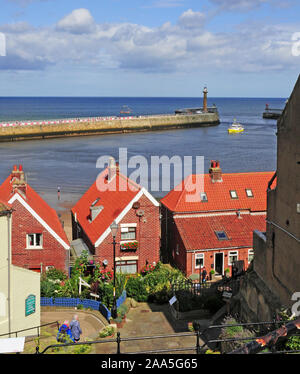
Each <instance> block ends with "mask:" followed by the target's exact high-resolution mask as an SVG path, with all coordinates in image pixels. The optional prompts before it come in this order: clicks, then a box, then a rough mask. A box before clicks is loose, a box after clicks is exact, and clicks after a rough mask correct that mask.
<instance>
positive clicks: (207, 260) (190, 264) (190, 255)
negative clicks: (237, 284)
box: [185, 247, 252, 277]
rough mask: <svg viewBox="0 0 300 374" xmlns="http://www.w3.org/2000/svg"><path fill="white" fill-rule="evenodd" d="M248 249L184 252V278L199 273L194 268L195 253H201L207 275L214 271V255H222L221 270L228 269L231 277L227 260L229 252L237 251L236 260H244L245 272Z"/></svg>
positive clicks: (247, 265) (230, 268)
mask: <svg viewBox="0 0 300 374" xmlns="http://www.w3.org/2000/svg"><path fill="white" fill-rule="evenodd" d="M249 249H252V248H251V247H249V248H231V249H221V250H218V249H216V250H210V251H205V250H202V251H195V252H186V268H185V273H186V276H187V277H189V276H190V275H192V274H197V273H198V272H199V269H196V268H195V253H203V254H204V266H205V268H206V271H207V273H208V274H209V272H210V270H211V269H214V264H215V254H216V253H223V254H224V257H223V260H224V266H223V270H225V269H226V268H228V269H229V270H230V273H229V274H230V275H232V266H231V265H229V264H228V262H229V261H228V259H229V252H231V251H238V260H244V270H247V268H248V267H249V265H250V264H249V262H248V254H249Z"/></svg>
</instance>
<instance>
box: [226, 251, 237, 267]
mask: <svg viewBox="0 0 300 374" xmlns="http://www.w3.org/2000/svg"><path fill="white" fill-rule="evenodd" d="M230 256H236V261H238V259H239V251H229V253H228V266H232V265H233V263H232V262H231V261H230Z"/></svg>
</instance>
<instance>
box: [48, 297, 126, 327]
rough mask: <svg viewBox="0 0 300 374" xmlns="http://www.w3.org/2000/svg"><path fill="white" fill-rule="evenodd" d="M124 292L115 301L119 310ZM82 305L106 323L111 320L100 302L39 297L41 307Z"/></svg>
mask: <svg viewBox="0 0 300 374" xmlns="http://www.w3.org/2000/svg"><path fill="white" fill-rule="evenodd" d="M126 297H127V295H126V291H125V290H124V291H123V292H122V295H121V296H120V297H119V298H118V300H117V308H119V307H120V306H121V305H122V304H123V303H124V301H125V300H126ZM79 305H82V306H83V307H84V308H91V309H93V310H97V311H99V312H100V313H101V314H102V315H103V316H104V317H105V318H106V319H107V321H109V320H110V318H111V312H110V310H109V309H108V308H107V307H106V306H105V305H104V304H102V303H101V301H96V300H91V299H80V298H76V297H73V298H67V297H41V306H62V307H70V308H75V307H77V306H79Z"/></svg>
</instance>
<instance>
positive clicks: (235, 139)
mask: <svg viewBox="0 0 300 374" xmlns="http://www.w3.org/2000/svg"><path fill="white" fill-rule="evenodd" d="M285 102H286V98H209V99H208V106H212V105H216V106H217V108H218V111H219V115H220V121H221V123H220V125H218V126H213V127H202V128H187V129H176V130H167V131H166V130H165V131H151V132H140V133H130V134H113V135H111V134H110V135H93V136H82V137H69V138H68V137H67V138H59V139H46V140H27V141H22V142H7V143H0V183H2V182H3V180H5V179H6V178H7V176H8V175H9V174H10V171H11V170H12V167H13V165H14V164H18V165H19V164H22V165H23V169H24V171H25V173H26V177H27V181H28V183H29V184H30V185H31V186H32V187H33V188H34V189H35V190H36V191H37V192H38V193H39V194H40V195H41V196H42V197H43V198H44V199H45V200H46V201H47V202H48V203H49V204H50V205H51V206H52V207H53V208H55V209H57V210H58V211H59V210H61V209H65V207H66V206H71V205H73V204H75V203H76V202H77V200H78V199H79V198H80V196H81V195H82V194H83V193H84V192H85V191H86V190H87V189H88V188H89V186H90V185H91V184H92V183H93V182H94V181H95V179H96V178H97V175H98V174H99V173H100V172H101V170H102V169H101V168H99V162H98V163H97V161H98V160H99V158H101V157H103V156H112V157H114V158H115V159H116V160H118V159H119V152H120V149H123V150H124V149H126V152H127V157H128V162H130V164H129V166H130V167H128V176H129V177H130V176H133V175H135V176H136V174H138V168H139V165H138V164H135V161H136V160H139V159H141V158H142V159H143V160H146V162H147V167H148V169H147V172H146V174H143V178H142V179H137V180H136V181H137V182H143V183H142V184H143V185H144V187H146V188H147V189H148V190H149V191H150V192H151V193H152V194H153V195H154V196H155V197H157V198H161V197H163V196H165V195H166V194H167V193H168V192H169V190H170V189H172V188H173V187H174V186H175V185H176V184H177V183H178V180H176V178H175V176H176V177H177V178H178V175H179V176H180V173H179V174H178V173H176V172H175V169H174V168H173V167H171V172H170V178H169V179H170V183H169V185H168V183H163V181H165V180H166V178H167V176H166V174H165V172H163V170H162V168H160V169H159V170H158V171H156V172H152V169H151V163H152V161H153V159H154V158H155V156H159V157H161V156H167V157H168V158H169V159H171V158H172V157H173V156H177V157H175V158H174V159H173V160H177V163H175V168H177V171H178V168H180V170H181V172H182V176H183V177H184V176H186V175H187V174H188V171H189V170H188V169H187V168H186V169H185V168H184V167H183V166H182V165H183V160H184V157H185V156H190V157H189V158H188V159H189V160H192V171H193V172H195V171H196V165H197V162H198V161H199V160H202V161H203V162H204V172H205V173H207V172H208V168H209V165H210V161H211V160H219V161H220V166H221V168H222V171H223V172H224V173H233V172H234V173H238V172H239V173H242V172H249V171H273V170H274V171H275V169H276V151H277V138H276V130H277V121H276V120H266V119H263V118H262V114H263V111H264V109H265V106H266V104H269V108H277V109H283V108H284V106H285ZM124 106H126V107H129V108H130V109H131V111H132V114H131V115H151V114H171V113H174V111H175V110H176V109H182V108H195V107H201V106H202V98H187V97H185V98H179V97H169V98H167V97H155V98H149V97H148V98H142V97H138V98H134V97H0V122H6V121H14V120H16V121H21V120H42V119H62V118H80V117H98V116H118V115H120V110H121V109H122V107H124ZM234 119H236V120H237V121H238V122H240V123H241V124H243V125H244V127H245V131H244V132H243V133H240V134H228V132H227V128H228V127H229V126H230V125H231V123H232V122H233V121H234ZM134 156H139V157H136V158H134ZM100 160H102V158H101V159H100ZM180 160H182V162H181V161H180ZM197 160H198V161H197ZM202 161H201V162H202ZM132 173H133V174H132ZM145 175H146V176H147V177H145ZM155 178H156V180H155ZM167 179H168V178H167ZM58 187H60V191H61V192H60V200H58V196H57V190H58Z"/></svg>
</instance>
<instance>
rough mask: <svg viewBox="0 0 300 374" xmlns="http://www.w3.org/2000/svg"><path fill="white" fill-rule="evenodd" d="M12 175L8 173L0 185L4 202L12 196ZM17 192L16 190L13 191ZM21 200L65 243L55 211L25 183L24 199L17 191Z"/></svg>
mask: <svg viewBox="0 0 300 374" xmlns="http://www.w3.org/2000/svg"><path fill="white" fill-rule="evenodd" d="M11 179H12V175H10V176H9V177H8V178H7V179H6V180H5V181H4V182H3V183H2V185H1V186H0V199H1V200H3V201H4V202H5V203H8V201H9V200H10V199H11V198H12V197H13V196H14V193H13V190H12V185H11V183H10V182H11ZM15 193H18V192H15ZM18 194H19V195H20V196H21V197H22V198H23V200H24V201H25V202H26V203H27V204H28V205H29V206H30V207H31V208H32V209H33V210H34V211H35V212H36V213H37V214H38V215H39V216H40V217H41V218H42V219H43V220H44V221H45V222H46V223H47V225H48V226H49V227H50V228H51V229H52V230H53V231H54V232H55V233H56V234H57V235H58V236H59V237H60V238H61V239H62V240H63V241H64V242H65V243H66V244H67V245H69V240H68V238H67V235H66V233H65V231H64V229H63V227H62V224H61V222H60V220H59V218H58V215H57V213H56V211H55V210H54V209H53V208H51V207H50V206H49V205H48V204H47V203H46V201H45V200H43V199H42V198H41V196H40V195H39V194H38V193H37V192H36V191H35V190H34V189H33V188H31V187H30V186H29V184H27V187H26V199H25V198H24V197H23V196H22V194H20V193H18Z"/></svg>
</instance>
